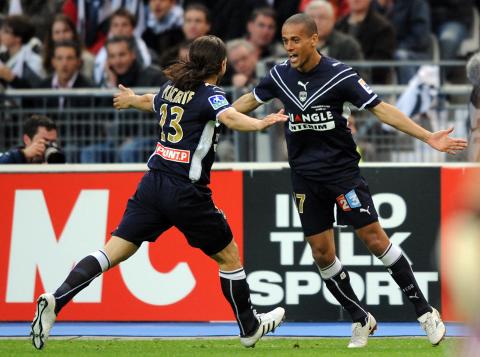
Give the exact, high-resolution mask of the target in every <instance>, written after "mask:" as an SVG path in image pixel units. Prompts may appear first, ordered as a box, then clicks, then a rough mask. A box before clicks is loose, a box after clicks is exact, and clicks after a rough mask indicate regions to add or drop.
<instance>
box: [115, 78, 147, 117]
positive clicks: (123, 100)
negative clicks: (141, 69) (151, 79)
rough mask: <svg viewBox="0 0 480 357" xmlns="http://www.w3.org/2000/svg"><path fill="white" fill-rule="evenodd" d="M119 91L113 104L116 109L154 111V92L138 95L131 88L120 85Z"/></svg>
mask: <svg viewBox="0 0 480 357" xmlns="http://www.w3.org/2000/svg"><path fill="white" fill-rule="evenodd" d="M118 89H119V92H117V93H115V94H114V95H113V106H114V107H115V109H117V110H120V109H129V108H133V109H139V110H143V111H145V112H153V98H154V97H155V95H154V94H143V95H136V94H135V92H134V91H133V90H131V89H130V88H127V87H124V86H123V85H121V84H119V85H118Z"/></svg>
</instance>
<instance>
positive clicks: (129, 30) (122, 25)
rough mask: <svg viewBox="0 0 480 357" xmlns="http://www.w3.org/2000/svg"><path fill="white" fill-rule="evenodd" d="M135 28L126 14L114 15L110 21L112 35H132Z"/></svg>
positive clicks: (110, 33)
mask: <svg viewBox="0 0 480 357" xmlns="http://www.w3.org/2000/svg"><path fill="white" fill-rule="evenodd" d="M134 30H135V29H134V28H133V26H132V23H131V22H130V20H129V19H128V18H127V17H124V16H114V17H112V19H111V21H110V29H109V35H110V36H112V37H113V36H125V37H132V36H133V31H134Z"/></svg>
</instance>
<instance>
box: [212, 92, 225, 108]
mask: <svg viewBox="0 0 480 357" xmlns="http://www.w3.org/2000/svg"><path fill="white" fill-rule="evenodd" d="M208 101H209V102H210V105H211V106H212V108H213V109H214V110H217V109H219V108H221V107H224V106H226V105H228V100H227V98H225V97H224V96H223V95H221V94H217V95H212V96H211V97H208Z"/></svg>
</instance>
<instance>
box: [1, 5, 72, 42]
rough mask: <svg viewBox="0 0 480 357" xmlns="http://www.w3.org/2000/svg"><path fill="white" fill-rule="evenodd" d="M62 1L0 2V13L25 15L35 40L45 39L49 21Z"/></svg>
mask: <svg viewBox="0 0 480 357" xmlns="http://www.w3.org/2000/svg"><path fill="white" fill-rule="evenodd" d="M62 2H63V1H62V0H0V13H2V14H7V15H9V16H10V15H25V16H26V17H28V18H29V20H30V22H31V23H32V25H33V28H34V31H35V32H34V34H35V37H36V38H45V36H46V34H47V31H48V28H49V25H50V19H51V18H52V17H53V16H54V15H55V14H56V13H57V12H58V11H59V10H60V7H61V3H62Z"/></svg>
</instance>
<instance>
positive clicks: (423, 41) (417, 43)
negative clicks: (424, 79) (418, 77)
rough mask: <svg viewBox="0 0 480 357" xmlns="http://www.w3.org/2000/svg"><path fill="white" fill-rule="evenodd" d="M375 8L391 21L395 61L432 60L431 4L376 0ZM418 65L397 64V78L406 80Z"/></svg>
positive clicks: (401, 80) (401, 81)
mask: <svg viewBox="0 0 480 357" xmlns="http://www.w3.org/2000/svg"><path fill="white" fill-rule="evenodd" d="M377 9H379V11H380V13H382V14H383V15H384V16H385V17H387V18H388V19H389V20H390V22H391V23H392V24H393V27H394V29H395V34H396V42H397V49H396V50H395V55H394V56H395V59H396V60H398V61H413V60H431V59H432V43H431V38H430V28H431V24H430V8H429V7H428V3H427V2H426V1H425V0H377ZM417 70H418V66H408V67H407V66H400V67H397V81H398V83H399V84H407V83H408V81H409V80H410V78H412V77H413V76H414V75H415V73H416V72H417Z"/></svg>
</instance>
